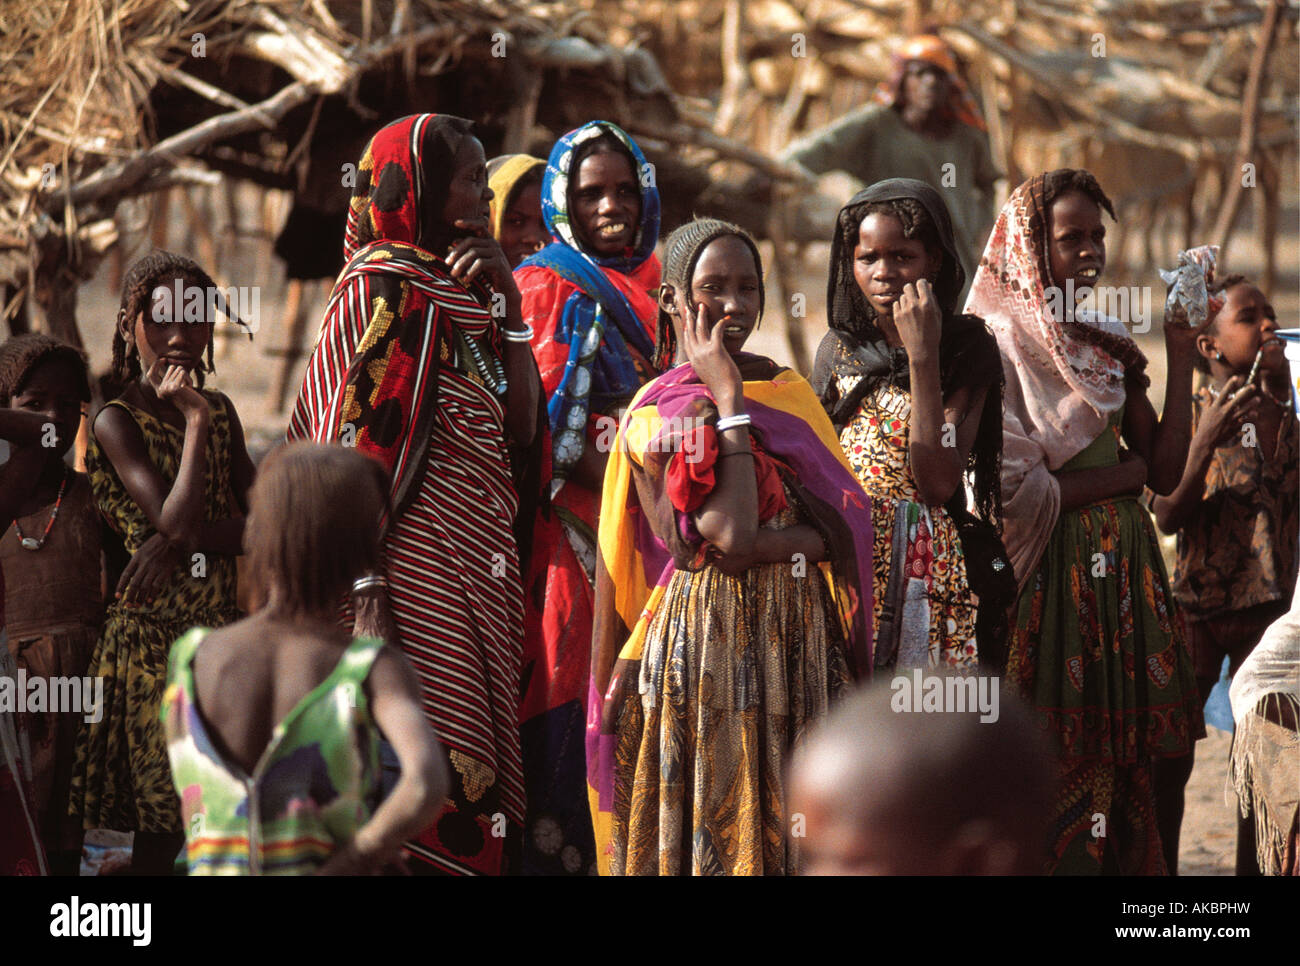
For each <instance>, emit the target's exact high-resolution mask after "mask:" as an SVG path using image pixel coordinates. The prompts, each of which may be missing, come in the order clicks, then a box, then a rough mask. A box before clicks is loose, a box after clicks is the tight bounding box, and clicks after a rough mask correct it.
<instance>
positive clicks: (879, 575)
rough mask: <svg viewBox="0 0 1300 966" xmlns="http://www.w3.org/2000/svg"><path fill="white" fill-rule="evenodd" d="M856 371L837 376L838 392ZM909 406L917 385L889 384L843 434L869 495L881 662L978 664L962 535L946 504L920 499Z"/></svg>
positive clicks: (906, 665)
mask: <svg viewBox="0 0 1300 966" xmlns="http://www.w3.org/2000/svg"><path fill="white" fill-rule="evenodd" d="M857 378H858V377H856V376H838V377H837V380H838V382H839V389H840V392H841V393H844V394H847V393H849V392H850V391H851V390H852V389H853V386H854V384H855V383H856V381H857ZM911 414H912V396H911V393H909V392H908V391H907V390H905V389H902V388H900V387H898V386H892V385H888V384H884V385H881V386H879V387H878V388H877V389H876V390H875V391H874V392H873V393H871V394H869V395H868V396H867V397H866V398H865V399H863V401H862V405H861V406H860V407H859V408H858V411H857V413H856V415H855V416H854V417H853V419H851V420H850V421H849V423H848V425H847V426H845V427H844V431H843V432H842V433H841V434H840V445H841V446H843V448H844V453H845V455H846V456H847V457H848V460H849V465H850V466H851V467H853V472H854V473H856V474H857V477H858V479H859V480H860V481H861V482H862V486H863V488H864V489H865V490H866V491H867V493H868V494H869V495H870V496H871V519H872V524H873V526H874V528H875V544H874V551H875V554H874V567H875V580H874V585H873V587H874V591H875V601H874V612H873V623H874V627H875V654H876V667H877V668H881V667H898V668H927V667H928V668H939V667H942V668H951V669H954V670H958V671H962V672H966V671H974V670H975V669H976V667H977V666H978V660H977V653H976V646H975V616H976V608H975V599H974V598H973V597H972V595H971V592H970V586H969V584H968V583H967V581H966V560H965V558H964V557H963V556H962V549H961V539H960V537H959V535H958V533H957V526H956V524H955V523H953V521H952V518H951V517H949V516H948V511H947V510H945V509H943V508H942V507H932V506H927V505H926V504H925V503H924V502H923V501H922V500H921V497H920V493H919V492H918V490H917V487H916V480H915V479H913V477H912V466H911V462H910V460H909V458H908V430H909V426H910V423H911Z"/></svg>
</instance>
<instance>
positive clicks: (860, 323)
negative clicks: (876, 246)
mask: <svg viewBox="0 0 1300 966" xmlns="http://www.w3.org/2000/svg"><path fill="white" fill-rule="evenodd" d="M868 215H888V216H889V217H890V218H895V219H897V220H898V222H899V224H901V225H902V226H903V237H904V238H909V239H913V240H915V241H919V242H920V243H921V244H922V245H924V246H925V250H926V253H927V254H929V255H931V256H937V257H938V258H939V261H940V265H941V267H942V265H943V243H942V242H941V241H940V240H939V229H938V228H937V227H936V226H935V224H934V219H933V218H931V217H930V213H929V212H928V211H926V210H925V206H924V205H923V204H921V202H919V201H917V200H916V199H915V198H885V199H882V200H880V201H868V202H866V203H865V204H859V205H853V206H845V207H844V209H843V210H841V212H840V216H839V218H838V220H837V221H836V225H835V230H836V232H837V234H838V235H839V239H838V241H839V247H840V250H841V251H844V252H849V253H850V254H851V253H852V252H853V250H854V249H856V248H857V246H858V233H859V232H860V230H861V228H862V222H863V221H864V220H865V219H866V218H867V216H868ZM835 270H837V271H839V272H840V273H841V274H842V279H841V281H842V285H841V290H842V291H843V292H844V294H846V295H847V296H848V307H849V312H848V313H841V316H842V317H840V318H837V319H836V320H835V321H836V323H837V326H838V327H839V328H840V330H841V331H844V332H846V333H848V334H850V335H852V336H854V337H855V338H857V339H858V341H859V342H873V341H875V340H877V339H881V338H883V334H882V333H881V331H880V330H879V329H878V328H877V327H876V324H875V323H876V310H875V309H874V308H872V306H871V303H870V302H868V301H867V297H866V296H865V295H864V294H863V293H862V289H861V288H860V287H859V286H858V283H857V280H856V279H855V278H854V277H853V265H852V259H851V258H850V259H849V260H848V263H847V265H840V264H838V263H837V265H836V269H835ZM930 282H931V284H933V285H934V286H935V294H936V295H937V296H938V297H939V299H940V301H941V302H943V303H944V304H947V303H948V301H952V302H955V301H956V300H957V297H958V294H959V293H960V291H961V287H962V284H963V282H964V278H956V277H954V278H951V279H950V278H948V277H946V276H945V277H943V278H942V279H940V278H938V277H936V278H931V279H930Z"/></svg>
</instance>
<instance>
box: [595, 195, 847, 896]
mask: <svg viewBox="0 0 1300 966" xmlns="http://www.w3.org/2000/svg"><path fill="white" fill-rule="evenodd" d="M761 311H762V283H761V261H760V259H759V255H758V251H757V249H756V248H755V247H754V243H753V241H752V239H750V238H749V236H748V235H746V234H745V233H744V232H743V230H741V229H739V228H736V227H735V226H733V225H728V224H725V223H723V222H718V221H712V220H701V221H695V222H691V223H690V224H688V225H686V226H684V227H682V228H680V229H678V230H677V231H676V232H674V234H673V236H672V237H671V238H670V239H669V241H668V245H667V267H666V270H665V284H664V286H663V288H662V289H661V290H660V317H659V332H658V346H657V353H656V354H657V357H658V358H657V360H656V361H657V363H658V364H660V365H663V364H665V363H668V362H671V361H672V359H673V357H674V355H676V347H675V343H676V342H677V337H676V336H675V334H674V330H673V325H674V323H675V324H676V326H678V327H680V330H681V333H682V334H681V341H682V343H683V349H684V352H683V353H682V354H681V355H677V359H678V364H677V365H676V366H675V367H674V368H672V369H671V370H669V371H668V372H666V373H665V374H664V375H662V376H660V377H659V378H657V379H655V380H654V381H652V382H651V383H649V384H648V385H647V386H646V387H645V388H644V389H642V390H641V391H640V392H639V393H638V394H637V396H636V398H635V399H634V400H633V401H632V404H631V407H630V409H629V410H628V412H627V414H626V415H625V416H624V418H623V420H622V422H621V424H620V427H619V431H618V435H617V438H616V439H615V441H614V445H613V451H612V452H611V454H610V460H609V466H608V470H607V472H606V475H605V485H604V493H603V497H602V506H603V507H604V508H605V510H604V512H603V513H602V514H601V519H600V531H599V538H598V542H599V560H598V564H597V581H596V613H595V634H594V639H593V644H592V694H591V699H590V701H589V711H588V718H587V776H588V783H589V794H590V797H591V805H592V813H593V816H594V820H595V827H596V839H597V855H598V861H599V865H600V869H601V871H602V872H603V873H612V874H615V875H624V874H626V875H635V874H651V875H653V874H660V875H678V874H697V875H698V874H749V875H761V874H781V873H790V872H794V871H796V869H797V863H798V856H797V850H796V845H797V842H796V840H792V839H791V838H790V836H789V830H790V825H789V821H788V816H786V815H785V814H784V807H785V806H784V794H783V781H784V774H783V772H784V763H785V761H786V758H787V756H788V755H789V753H790V751H791V749H792V748H793V746H794V745H795V744H796V743H797V742H798V740H799V739H800V738H801V736H802V735H803V733H804V731H805V729H806V728H807V727H808V726H809V725H811V724H814V723H815V722H816V721H818V720H820V719H821V718H822V717H823V716H824V715H825V714H826V711H827V709H828V707H829V705H830V703H831V701H832V700H834V698H835V697H836V696H837V695H838V694H839V693H840V692H841V691H842V690H843V689H844V688H846V687H847V686H848V684H849V681H850V679H851V671H850V667H852V669H853V670H854V671H856V672H857V673H858V674H860V675H863V676H865V675H866V674H867V673H869V672H868V669H869V668H870V666H871V665H870V661H871V620H870V614H871V573H872V569H871V512H870V508H869V505H868V502H867V499H866V496H865V494H864V493H863V491H862V487H861V485H860V484H859V483H858V481H857V479H856V477H854V475H853V471H852V470H851V469H850V468H849V466H848V463H847V462H846V461H845V459H844V455H843V453H842V451H841V450H840V446H839V443H838V440H837V439H836V437H835V431H834V429H833V428H832V427H831V424H830V421H829V419H828V418H827V417H826V415H825V412H824V411H823V409H822V407H821V404H820V402H819V400H818V399H817V396H816V395H815V394H814V393H813V391H812V387H811V386H809V384H808V383H807V382H806V381H805V380H804V379H803V378H802V377H800V376H799V375H797V374H795V373H794V372H792V371H790V370H788V369H785V368H783V367H781V366H778V365H776V364H775V363H773V362H772V361H771V360H770V359H766V358H763V357H762V356H755V355H750V354H748V353H745V352H743V351H741V347H742V346H743V344H744V341H745V339H746V338H747V337H748V335H749V332H750V331H751V330H752V327H753V325H754V324H755V323H756V321H757V318H758V317H759V316H760V315H761ZM674 316H675V318H673V317H674ZM724 348H725V352H723V351H722V350H723V349H724ZM728 367H730V368H728ZM726 372H730V375H729V376H726V375H725V373H726ZM719 373H724V376H723V377H720V376H719ZM724 390H725V392H724ZM737 409H739V410H742V412H731V411H732V410H737ZM728 412H730V415H727V416H723V415H722V414H724V413H728ZM745 417H748V420H749V422H748V424H747V425H746V424H745ZM738 419H739V422H737V420H738ZM732 456H736V457H741V458H740V459H737V460H733V459H731V458H730V457H732ZM724 517H725V518H726V519H727V520H734V521H735V526H736V528H738V529H739V530H744V528H745V527H746V526H748V527H752V528H753V529H752V530H751V531H750V533H751V535H752V541H749V542H748V543H747V542H746V540H745V539H744V538H736V540H738V541H739V542H733V541H732V539H731V538H730V536H729V535H730V533H731V531H730V530H729V529H727V526H726V525H721V526H720V525H719V524H718V522H717V521H718V520H719V519H721V518H724ZM720 534H727V535H728V536H727V537H726V538H725V539H724V537H723V536H720ZM819 561H826V562H825V563H824V564H822V565H821V566H819V565H818V562H819Z"/></svg>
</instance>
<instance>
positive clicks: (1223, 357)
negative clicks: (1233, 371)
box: [1214, 352, 1228, 362]
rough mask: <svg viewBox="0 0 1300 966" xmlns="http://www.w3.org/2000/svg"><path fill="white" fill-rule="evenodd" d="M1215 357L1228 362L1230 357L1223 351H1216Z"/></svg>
mask: <svg viewBox="0 0 1300 966" xmlns="http://www.w3.org/2000/svg"><path fill="white" fill-rule="evenodd" d="M1214 358H1216V359H1218V360H1219V361H1220V362H1227V361H1228V357H1227V356H1225V355H1224V354H1223V353H1222V352H1216V353H1215V354H1214Z"/></svg>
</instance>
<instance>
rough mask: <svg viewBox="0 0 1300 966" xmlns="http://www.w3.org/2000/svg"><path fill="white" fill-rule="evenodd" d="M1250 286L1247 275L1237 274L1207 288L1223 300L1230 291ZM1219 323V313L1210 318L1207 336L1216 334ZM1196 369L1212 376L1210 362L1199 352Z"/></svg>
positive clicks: (1216, 280)
mask: <svg viewBox="0 0 1300 966" xmlns="http://www.w3.org/2000/svg"><path fill="white" fill-rule="evenodd" d="M1249 284H1250V280H1249V279H1248V278H1246V276H1245V275H1242V274H1240V273H1236V274H1233V275H1228V276H1226V277H1224V278H1221V279H1215V280H1214V281H1213V282H1211V283H1210V284H1209V285H1208V286H1206V291H1207V292H1209V294H1210V295H1218V296H1220V297H1222V298H1227V295H1228V290H1229V289H1233V288H1236V287H1237V286H1238V285H1249ZM1220 311H1222V309H1220ZM1218 321H1219V313H1218V312H1216V313H1214V315H1213V316H1212V317H1211V318H1210V324H1209V325H1207V326H1206V327H1205V334H1206V335H1213V334H1214V332H1215V330H1216V329H1217V328H1218ZM1196 368H1197V369H1199V370H1201V372H1203V373H1205V374H1206V375H1207V376H1208V375H1209V374H1210V360H1209V359H1207V358H1205V356H1203V355H1201V354H1200V353H1199V352H1198V353H1196Z"/></svg>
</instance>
